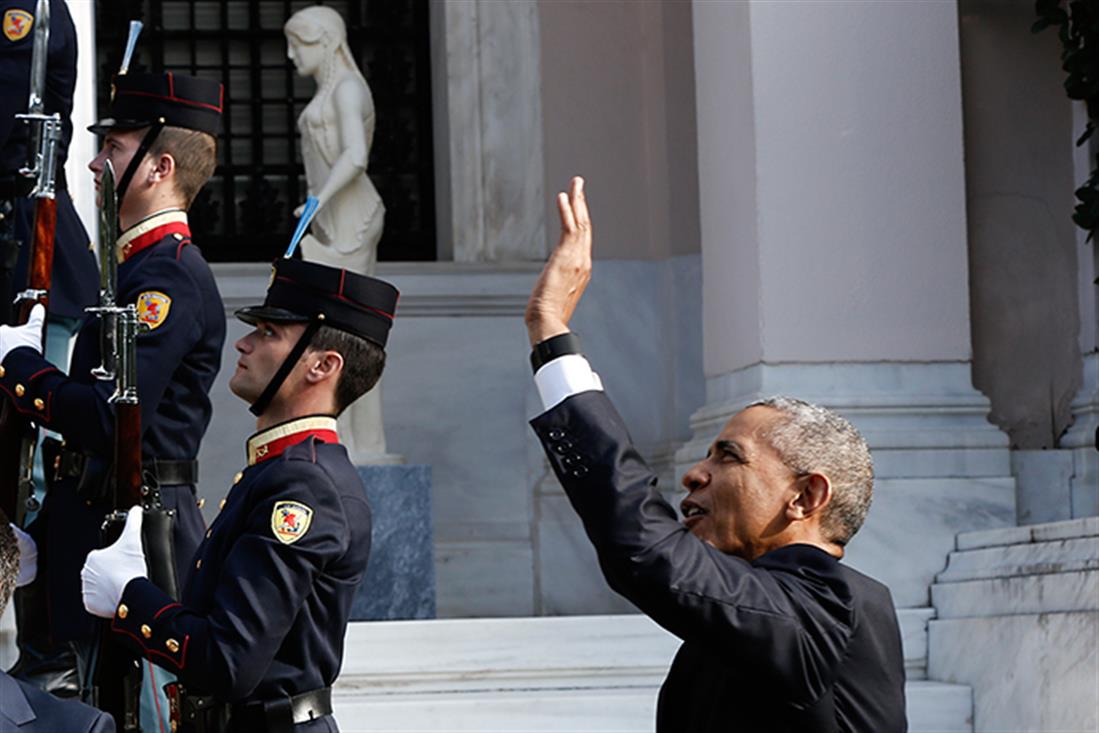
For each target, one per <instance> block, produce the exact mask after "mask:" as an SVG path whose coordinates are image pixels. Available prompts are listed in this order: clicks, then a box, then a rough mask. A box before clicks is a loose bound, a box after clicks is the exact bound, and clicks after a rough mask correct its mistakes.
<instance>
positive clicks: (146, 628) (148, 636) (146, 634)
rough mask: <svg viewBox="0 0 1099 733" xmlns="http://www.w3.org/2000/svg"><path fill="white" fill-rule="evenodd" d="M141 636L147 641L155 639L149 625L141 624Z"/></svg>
mask: <svg viewBox="0 0 1099 733" xmlns="http://www.w3.org/2000/svg"><path fill="white" fill-rule="evenodd" d="M141 635H142V636H144V637H145V638H146V639H151V638H152V637H153V630H152V629H151V628H149V624H141Z"/></svg>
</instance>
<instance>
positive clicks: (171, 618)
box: [111, 437, 371, 703]
mask: <svg viewBox="0 0 1099 733" xmlns="http://www.w3.org/2000/svg"><path fill="white" fill-rule="evenodd" d="M286 508H289V510H290V513H291V514H293V515H294V516H293V517H290V518H288V517H287V514H286V513H284V512H283V511H282V510H283V509H286ZM370 532H371V513H370V507H369V505H368V504H367V501H366V492H365V489H364V488H363V484H362V480H361V479H360V478H359V475H358V472H357V471H356V470H355V468H354V466H352V464H351V462H350V460H349V459H348V457H347V451H346V449H345V448H344V447H343V446H341V445H338V444H328V443H324V442H321V441H320V440H319V439H318V438H316V437H308V438H306V439H305V440H304V441H303V442H300V443H297V444H295V445H292V446H291V447H289V448H287V449H286V450H285V452H283V453H281V454H280V455H278V456H277V457H275V458H271V459H269V460H265V461H263V462H261V463H257V464H255V465H252V466H249V467H248V468H246V469H245V470H244V471H243V472H242V473H241V474H240V477H239V479H238V481H237V483H236V484H235V485H234V486H233V487H232V489H231V490H230V492H229V495H228V497H227V500H226V502H225V504H224V507H223V509H222V511H221V513H220V514H219V515H218V517H217V519H216V520H215V521H214V523H213V524H212V525H211V527H210V529H209V531H208V533H207V534H208V536H207V539H206V540H205V541H204V542H203V543H202V544H201V545H200V546H199V549H198V552H197V553H196V555H195V561H194V566H193V569H192V572H191V576H190V579H189V581H188V582H187V585H186V587H185V588H184V591H183V598H182V604H179V603H175V602H174V601H173V600H172V599H171V598H170V597H169V596H167V595H166V594H165V593H164V592H163V591H161V590H160V589H159V588H157V587H156V586H155V585H153V584H152V583H150V582H149V581H148V580H146V579H144V578H138V579H135V580H132V581H130V583H128V584H127V586H126V589H125V592H124V593H123V595H122V601H121V604H120V606H119V608H118V610H117V612H116V614H115V617H114V619H113V620H112V622H111V628H112V629H113V630H114V631H115V632H116V633H115V635H114V636H115V638H117V639H119V640H121V641H122V642H123V643H124V644H126V645H127V646H128V647H130V648H131V649H132V650H133V651H135V652H136V653H138V654H142V655H144V656H147V657H148V658H149V659H151V660H152V661H154V662H156V663H157V664H159V665H161V666H163V667H165V668H166V669H168V670H170V671H172V672H174V673H175V674H177V675H178V676H179V679H180V682H181V683H182V684H183V685H184V686H185V687H186V688H187V690H188V692H190V693H193V694H203V695H213V696H215V697H216V698H218V699H219V700H222V701H224V702H234V703H237V702H249V701H271V700H275V699H278V698H281V697H283V696H292V695H297V694H301V693H305V692H310V691H312V690H316V689H320V688H324V687H328V686H330V685H331V684H332V683H333V681H334V680H335V679H336V675H337V674H338V672H339V669H340V664H341V661H342V658H343V642H344V635H345V633H346V630H347V622H348V618H349V616H350V609H351V602H352V599H353V598H354V595H355V590H356V588H357V587H358V585H359V582H360V581H361V580H362V577H363V574H364V573H365V571H366V564H367V559H368V557H369V554H370V537H371V535H370ZM143 627H147V629H145V628H143ZM147 631H149V632H151V633H147Z"/></svg>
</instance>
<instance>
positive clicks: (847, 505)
mask: <svg viewBox="0 0 1099 733" xmlns="http://www.w3.org/2000/svg"><path fill="white" fill-rule="evenodd" d="M748 407H770V408H771V409H773V410H776V411H777V412H779V413H780V417H778V418H777V419H776V420H775V422H774V424H773V425H772V426H771V427H770V428H769V429H768V430H767V431H766V432H765V433H764V437H765V438H766V440H767V441H768V442H769V443H770V444H771V446H772V447H773V448H774V449H775V450H776V451H777V452H778V454H779V457H780V458H781V459H782V462H783V463H784V464H786V466H787V467H788V468H789V469H790V470H791V471H793V472H794V473H796V474H798V475H799V476H801V475H805V474H809V473H821V474H824V475H825V476H827V477H828V479H829V480H830V481H831V482H832V501H831V503H830V504H829V505H828V506H827V507H826V508H825V511H824V517H823V522H822V527H823V529H824V532H825V533H826V535H827V536H828V539H830V540H832V541H833V542H836V543H838V544H840V545H846V544H847V542H848V541H849V540H850V539H851V538H852V537H853V536H854V534H855V533H856V532H858V531H859V528H860V527H861V526H862V523H863V521H864V520H865V519H866V512H867V511H869V509H870V500H871V498H872V497H873V493H874V463H873V460H872V459H871V458H870V448H869V447H868V446H867V445H866V441H865V440H864V439H863V437H862V435H861V434H860V433H859V431H858V430H857V429H856V428H855V426H854V425H852V424H851V423H850V422H848V421H847V420H846V419H845V418H843V417H841V416H840V415H838V414H836V413H834V412H832V411H831V410H828V409H826V408H824V407H821V406H819V405H814V404H811V403H809V402H805V401H804V400H799V399H795V398H793V397H784V396H776V397H769V398H767V399H765V400H758V401H756V402H753V403H752V404H750V405H748ZM745 409H747V408H745Z"/></svg>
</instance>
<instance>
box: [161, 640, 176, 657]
mask: <svg viewBox="0 0 1099 733" xmlns="http://www.w3.org/2000/svg"><path fill="white" fill-rule="evenodd" d="M164 646H166V647H168V651H170V652H171V653H172V654H175V653H176V652H178V651H179V642H178V641H176V640H175V639H168V641H166V642H164Z"/></svg>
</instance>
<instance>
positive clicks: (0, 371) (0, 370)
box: [0, 365, 5, 379]
mask: <svg viewBox="0 0 1099 733" xmlns="http://www.w3.org/2000/svg"><path fill="white" fill-rule="evenodd" d="M4 374H5V371H4V367H3V366H2V365H0V379H3V377H4Z"/></svg>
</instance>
